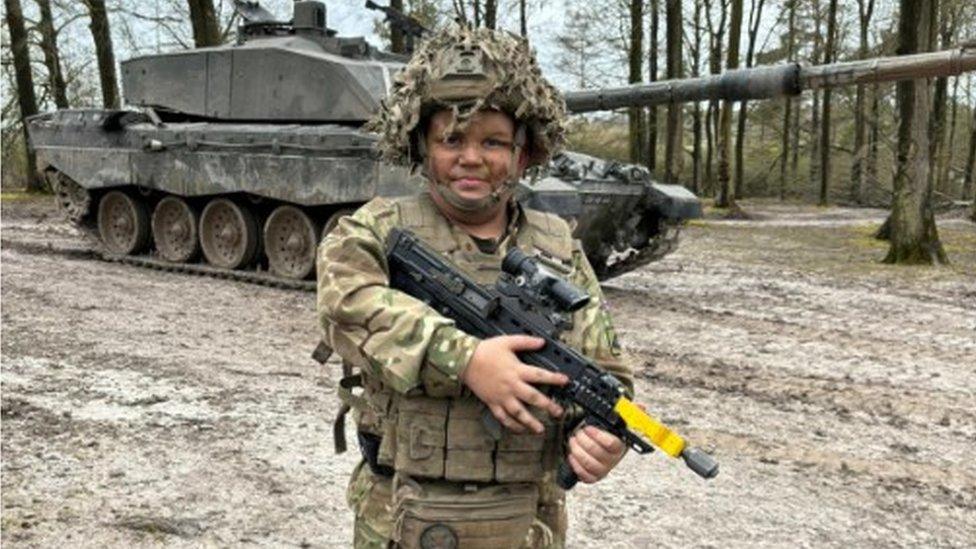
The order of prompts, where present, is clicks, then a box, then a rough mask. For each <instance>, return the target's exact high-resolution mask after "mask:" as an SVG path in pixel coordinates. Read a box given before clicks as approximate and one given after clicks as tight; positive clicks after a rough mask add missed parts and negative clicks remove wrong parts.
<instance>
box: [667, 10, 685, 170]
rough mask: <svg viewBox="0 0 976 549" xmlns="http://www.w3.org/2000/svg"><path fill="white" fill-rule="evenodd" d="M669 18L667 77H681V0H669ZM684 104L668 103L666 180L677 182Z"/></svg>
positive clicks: (681, 150)
mask: <svg viewBox="0 0 976 549" xmlns="http://www.w3.org/2000/svg"><path fill="white" fill-rule="evenodd" d="M665 15H666V19H667V41H668V54H667V67H666V69H665V70H666V72H667V79H668V80H674V79H677V78H681V76H682V72H683V68H682V62H681V50H682V39H681V0H667V4H666V5H665ZM683 111H684V105H681V104H678V103H671V104H669V105H668V126H667V141H665V148H664V149H665V150H664V158H665V161H664V162H665V163H664V181H665V182H667V183H677V182H678V177H679V176H680V175H681V164H682V160H683V157H682V153H683V152H684V146H683V141H684V140H683V137H684V131H683V130H684V124H683V123H682V118H683V117H682V112H683Z"/></svg>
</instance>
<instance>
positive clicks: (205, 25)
mask: <svg viewBox="0 0 976 549" xmlns="http://www.w3.org/2000/svg"><path fill="white" fill-rule="evenodd" d="M187 3H188V4H189V6H190V23H191V24H192V25H193V43H194V44H195V45H196V47H198V48H206V47H209V46H217V45H219V44H220V25H218V24H217V13H216V11H215V10H214V5H213V0H187Z"/></svg>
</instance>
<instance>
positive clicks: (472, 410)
mask: <svg viewBox="0 0 976 549" xmlns="http://www.w3.org/2000/svg"><path fill="white" fill-rule="evenodd" d="M395 408H396V410H397V413H396V418H395V420H393V421H389V422H388V423H387V427H393V428H387V429H384V437H383V441H382V444H381V445H380V448H379V452H378V463H379V464H383V465H392V466H393V468H394V469H395V470H396V471H397V472H398V473H401V474H405V475H409V476H414V477H424V478H431V479H444V480H450V481H460V482H498V483H512V482H536V481H539V480H541V479H542V476H543V473H544V471H545V470H546V469H547V468H551V467H552V465H553V464H554V463H555V458H554V456H555V452H552V451H550V450H551V449H552V448H555V447H557V446H558V444H556V442H557V437H558V431H559V429H558V428H556V427H557V426H555V425H553V423H552V422H551V420H549V419H548V418H547V417H545V414H543V413H542V412H534V413H535V414H536V417H537V418H539V420H540V421H542V422H543V424H544V425H546V429H545V432H544V433H542V434H535V433H526V434H519V433H514V432H512V431H509V430H507V429H503V430H502V435H501V438H500V439H499V440H497V441H496V440H495V439H494V438H492V436H491V435H490V434H489V432H488V430H487V429H486V428H485V426H484V423H483V419H482V417H483V416H484V414H485V413H486V412H485V410H486V408H485V406H484V404H482V403H481V402H480V401H478V400H477V399H476V398H474V397H470V396H469V397H462V398H457V399H447V398H431V397H424V396H416V397H406V396H401V397H399V398H397V405H396V406H395ZM389 419H393V418H389ZM384 458H386V459H390V458H392V459H391V461H390V462H388V463H384Z"/></svg>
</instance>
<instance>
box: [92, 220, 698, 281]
mask: <svg viewBox="0 0 976 549" xmlns="http://www.w3.org/2000/svg"><path fill="white" fill-rule="evenodd" d="M679 232H680V225H677V224H675V225H671V226H669V227H668V230H667V231H665V232H663V233H661V234H660V235H658V236H657V237H655V238H654V239H653V240H652V241H651V244H650V245H649V246H647V247H646V248H644V249H642V250H640V251H636V250H634V251H632V253H630V254H629V255H627V256H626V257H624V258H621V259H619V260H617V261H616V262H615V263H613V264H612V265H610V266H609V267H608V268H607V269H606V270H605V271H604V272H603V273H601V276H600V277H599V278H600V280H601V281H606V280H609V279H611V278H614V277H617V276H620V275H622V274H624V273H628V272H631V271H634V270H636V269H639V268H641V267H643V266H644V265H647V264H648V263H652V262H654V261H657V260H659V259H661V258H662V257H664V256H666V255H668V254H669V253H671V252H672V251H674V249H675V248H676V247H677V246H678V235H679ZM93 238H96V239H97V237H93ZM93 255H94V256H95V257H97V258H99V259H101V260H103V261H108V262H111V263H121V264H124V265H131V266H134V267H141V268H144V269H152V270H156V271H164V272H169V273H183V274H189V275H195V276H205V277H210V278H218V279H223V280H234V281H237V282H247V283H250V284H257V285H259V286H267V287H270V288H279V289H286V290H299V291H308V292H314V291H315V290H316V282H315V281H314V280H294V279H291V278H283V277H280V276H275V275H273V274H271V273H269V272H261V271H251V270H240V269H238V270H234V269H224V268H220V267H214V266H213V265H207V264H205V263H170V262H168V261H164V260H161V259H156V258H153V257H151V256H148V255H127V256H120V255H115V254H111V253H108V252H104V251H96V252H94V254H93Z"/></svg>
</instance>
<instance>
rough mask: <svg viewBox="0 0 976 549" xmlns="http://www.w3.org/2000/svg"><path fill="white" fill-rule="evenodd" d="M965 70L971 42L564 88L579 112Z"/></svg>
mask: <svg viewBox="0 0 976 549" xmlns="http://www.w3.org/2000/svg"><path fill="white" fill-rule="evenodd" d="M968 71H976V47H974V46H964V47H960V48H956V49H952V50H945V51H938V52H927V53H919V54H913V55H900V56H894V57H878V58H875V59H865V60H859V61H848V62H844V63H830V64H827V65H814V66H803V65H800V64H798V63H791V64H786V65H776V66H770V67H755V68H749V69H736V70H731V71H726V72H724V73H722V74H717V75H712V76H704V77H699V78H683V79H678V80H662V81H659V82H653V83H650V84H636V85H632V86H625V87H620V88H604V89H599V90H583V91H573V92H567V93H566V94H565V98H566V107H567V108H568V109H569V111H570V112H574V113H583V112H592V111H601V110H611V109H618V108H622V107H638V106H643V107H646V106H652V105H662V104H669V103H685V102H690V101H706V100H712V99H724V100H728V101H742V100H746V99H774V98H777V97H784V96H793V95H799V94H800V93H802V92H803V91H806V90H813V89H820V88H833V87H837V86H848V85H853V84H870V83H875V82H891V81H896V80H911V79H915V78H934V77H938V76H955V75H957V74H962V73H964V72H968Z"/></svg>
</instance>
